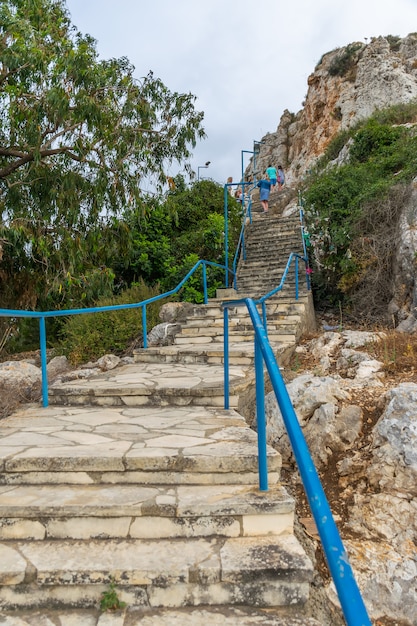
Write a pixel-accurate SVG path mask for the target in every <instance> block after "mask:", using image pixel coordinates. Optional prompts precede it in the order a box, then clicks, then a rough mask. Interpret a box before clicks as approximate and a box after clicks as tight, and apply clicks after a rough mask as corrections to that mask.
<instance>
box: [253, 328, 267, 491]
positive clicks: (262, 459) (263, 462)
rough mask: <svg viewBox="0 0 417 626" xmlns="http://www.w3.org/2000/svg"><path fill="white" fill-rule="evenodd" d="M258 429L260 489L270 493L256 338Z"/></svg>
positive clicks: (260, 361) (262, 382) (259, 356)
mask: <svg viewBox="0 0 417 626" xmlns="http://www.w3.org/2000/svg"><path fill="white" fill-rule="evenodd" d="M255 387H256V427H257V431H258V472H259V489H260V490H261V491H268V461H267V454H266V420H265V382H264V368H263V358H262V352H261V348H260V345H259V341H258V339H257V337H256V336H255Z"/></svg>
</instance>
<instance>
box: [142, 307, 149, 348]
mask: <svg viewBox="0 0 417 626" xmlns="http://www.w3.org/2000/svg"><path fill="white" fill-rule="evenodd" d="M146 323H147V322H146V304H144V305H143V306H142V333H143V347H144V348H147V347H148V332H147V329H146Z"/></svg>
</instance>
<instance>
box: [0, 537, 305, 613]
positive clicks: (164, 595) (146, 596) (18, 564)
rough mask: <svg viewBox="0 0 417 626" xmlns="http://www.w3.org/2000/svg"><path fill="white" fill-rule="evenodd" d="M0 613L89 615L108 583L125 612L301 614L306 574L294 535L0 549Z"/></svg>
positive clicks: (45, 543) (25, 544) (4, 546)
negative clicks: (252, 609)
mask: <svg viewBox="0 0 417 626" xmlns="http://www.w3.org/2000/svg"><path fill="white" fill-rule="evenodd" d="M0 563H1V568H0V582H1V586H0V605H1V606H2V608H3V609H9V608H14V609H16V608H25V607H31V606H36V607H37V608H43V607H48V606H49V607H50V606H54V605H55V606H61V607H62V606H69V607H71V608H73V607H93V606H96V605H97V603H98V602H99V600H100V597H101V594H102V593H103V592H105V591H106V590H107V589H108V585H109V584H110V583H112V582H113V583H114V584H115V585H116V586H117V590H118V595H119V598H120V600H121V601H123V602H126V603H127V604H128V605H129V606H130V607H133V606H146V607H161V606H169V607H181V606H198V605H200V604H202V603H204V604H209V605H217V606H219V605H222V606H231V605H240V604H248V605H251V604H252V605H255V606H257V607H275V606H288V605H291V606H293V607H295V606H297V605H300V606H302V605H303V604H304V603H305V602H306V601H307V599H308V596H309V584H310V582H311V580H312V576H313V567H312V564H311V562H310V560H309V559H308V557H307V556H306V554H305V552H304V550H303V548H302V547H301V545H300V544H299V543H298V541H297V539H296V538H295V537H294V536H293V535H281V536H266V537H235V538H228V537H210V538H196V539H195V538H187V539H186V540H182V539H172V540H169V539H165V540H164V539H157V540H144V539H139V540H137V539H131V540H119V539H117V540H113V539H108V540H106V541H99V540H88V541H81V540H73V541H61V540H58V539H57V540H53V541H49V540H45V541H12V542H7V543H2V544H0Z"/></svg>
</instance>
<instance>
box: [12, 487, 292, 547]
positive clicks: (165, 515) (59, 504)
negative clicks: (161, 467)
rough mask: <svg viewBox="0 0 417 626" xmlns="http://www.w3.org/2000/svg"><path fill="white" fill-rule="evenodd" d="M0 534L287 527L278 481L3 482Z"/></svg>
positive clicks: (235, 532) (123, 535)
mask: <svg viewBox="0 0 417 626" xmlns="http://www.w3.org/2000/svg"><path fill="white" fill-rule="evenodd" d="M0 518H1V523H0V541H16V540H21V539H25V538H30V539H32V540H34V541H45V540H50V539H61V540H63V539H71V540H72V539H83V540H85V539H101V540H106V539H109V538H111V539H117V538H119V539H158V538H161V539H170V538H174V537H176V538H177V537H185V538H192V537H209V536H211V535H217V536H223V537H254V536H265V535H281V534H283V533H286V534H290V533H291V532H292V528H293V522H294V501H293V499H292V498H291V497H290V496H289V495H288V493H287V492H286V491H285V489H284V488H283V487H282V486H281V485H279V484H274V485H272V486H271V487H270V489H269V490H268V491H263V492H261V491H259V488H258V487H257V486H256V485H199V487H198V489H196V486H195V485H192V486H190V485H133V484H132V485H126V484H117V485H112V484H98V485H30V484H24V485H3V486H0Z"/></svg>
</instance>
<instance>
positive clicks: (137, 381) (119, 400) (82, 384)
mask: <svg viewBox="0 0 417 626" xmlns="http://www.w3.org/2000/svg"><path fill="white" fill-rule="evenodd" d="M203 339H204V338H202V339H201V340H199V339H198V338H195V339H194V340H193V342H190V340H187V342H186V343H197V344H198V343H205V341H204V340H203ZM179 343H181V340H180V342H179ZM229 383H230V394H231V397H230V406H231V407H232V408H236V407H237V400H238V396H239V395H244V394H245V392H246V391H247V390H248V388H249V387H250V386H251V384H252V380H251V377H248V376H247V372H246V371H245V370H244V369H242V368H241V367H238V366H233V367H232V368H231V369H230V377H229ZM223 384H224V371H223V368H222V367H218V366H216V365H210V366H208V365H206V366H205V368H204V372H202V373H201V374H200V373H198V372H195V371H192V370H190V368H189V367H187V366H184V368H182V369H181V367H180V366H178V367H176V368H175V370H173V369H172V368H171V367H169V365H167V364H166V363H161V364H160V366H158V365H157V364H155V365H153V364H148V365H147V366H146V365H144V364H142V366H139V365H135V364H133V365H125V366H122V367H118V368H117V369H115V370H111V371H109V372H103V373H101V374H99V375H97V376H95V377H94V378H91V379H77V380H71V381H69V382H62V383H55V384H53V385H51V386H50V389H49V401H50V403H51V404H61V405H69V404H71V405H73V406H85V405H90V406H125V407H139V406H168V405H173V406H190V405H193V406H216V407H222V406H223V405H224V398H223Z"/></svg>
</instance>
